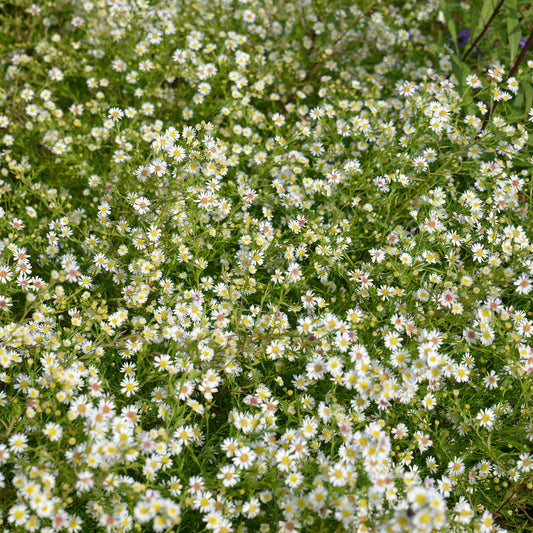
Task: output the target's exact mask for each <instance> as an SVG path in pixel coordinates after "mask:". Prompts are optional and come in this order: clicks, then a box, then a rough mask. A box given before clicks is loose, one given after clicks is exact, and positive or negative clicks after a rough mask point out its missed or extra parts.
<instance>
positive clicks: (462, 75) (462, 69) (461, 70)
mask: <svg viewBox="0 0 533 533" xmlns="http://www.w3.org/2000/svg"><path fill="white" fill-rule="evenodd" d="M451 60H452V72H453V73H454V74H455V77H456V78H457V82H458V83H459V94H460V95H461V97H462V98H463V101H464V105H468V104H470V103H471V100H472V97H471V96H470V91H469V90H468V88H467V86H466V77H467V76H468V75H469V74H472V71H471V70H470V68H469V67H468V65H467V64H466V63H463V62H462V61H461V60H460V59H459V58H458V57H455V56H452V57H451Z"/></svg>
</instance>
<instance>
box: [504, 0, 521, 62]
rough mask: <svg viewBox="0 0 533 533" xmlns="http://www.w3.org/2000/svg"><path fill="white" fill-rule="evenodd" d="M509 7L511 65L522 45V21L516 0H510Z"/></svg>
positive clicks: (508, 35) (508, 27) (508, 26)
mask: <svg viewBox="0 0 533 533" xmlns="http://www.w3.org/2000/svg"><path fill="white" fill-rule="evenodd" d="M508 6H509V9H508V10H507V17H506V18H507V38H508V40H509V49H510V52H511V65H514V61H515V58H516V56H517V53H518V47H519V45H520V37H521V36H522V33H521V31H520V22H519V20H518V17H519V16H520V13H519V11H518V9H517V4H516V0H510V1H509V4H508Z"/></svg>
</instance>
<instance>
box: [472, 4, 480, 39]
mask: <svg viewBox="0 0 533 533" xmlns="http://www.w3.org/2000/svg"><path fill="white" fill-rule="evenodd" d="M480 21H481V2H480V1H479V0H478V1H476V2H472V5H471V7H470V39H474V38H475V36H476V35H477V31H478V25H479V23H480Z"/></svg>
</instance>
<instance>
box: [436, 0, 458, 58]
mask: <svg viewBox="0 0 533 533" xmlns="http://www.w3.org/2000/svg"><path fill="white" fill-rule="evenodd" d="M439 4H440V9H441V11H442V13H443V14H444V18H445V19H446V25H447V26H448V31H449V32H450V36H451V38H452V39H453V44H454V45H455V51H456V53H457V54H458V53H459V43H458V41H457V29H456V27H455V22H454V20H453V18H452V16H451V13H450V8H449V6H448V2H447V0H439Z"/></svg>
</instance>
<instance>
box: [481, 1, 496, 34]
mask: <svg viewBox="0 0 533 533" xmlns="http://www.w3.org/2000/svg"><path fill="white" fill-rule="evenodd" d="M496 3H497V2H496V0H485V1H484V2H483V7H482V8H481V17H480V21H479V23H480V25H481V26H484V25H485V24H486V23H487V22H488V20H489V19H490V17H491V15H492V13H494V10H495V9H496ZM480 29H481V28H480Z"/></svg>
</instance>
